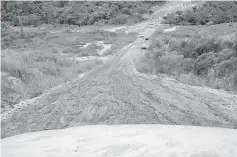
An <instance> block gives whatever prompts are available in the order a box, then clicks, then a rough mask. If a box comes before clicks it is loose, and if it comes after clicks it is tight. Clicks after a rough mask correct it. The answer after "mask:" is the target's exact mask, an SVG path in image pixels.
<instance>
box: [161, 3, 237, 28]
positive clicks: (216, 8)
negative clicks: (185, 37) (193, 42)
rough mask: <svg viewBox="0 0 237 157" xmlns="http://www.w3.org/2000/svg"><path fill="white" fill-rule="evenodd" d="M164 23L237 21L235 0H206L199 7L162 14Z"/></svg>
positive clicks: (202, 23)
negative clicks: (206, 0)
mask: <svg viewBox="0 0 237 157" xmlns="http://www.w3.org/2000/svg"><path fill="white" fill-rule="evenodd" d="M163 19H164V20H165V23H169V24H183V25H186V24H194V25H196V24H201V25H205V24H220V23H227V22H236V21H237V2H236V1H228V2H227V1H208V2H205V3H204V4H203V5H201V6H199V7H193V8H192V9H189V10H186V11H181V10H178V11H176V12H175V13H171V14H168V15H167V16H164V17H163Z"/></svg>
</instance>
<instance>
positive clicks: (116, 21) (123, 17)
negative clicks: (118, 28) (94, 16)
mask: <svg viewBox="0 0 237 157" xmlns="http://www.w3.org/2000/svg"><path fill="white" fill-rule="evenodd" d="M128 19H129V16H128V15H125V14H122V15H118V16H116V17H115V18H112V19H111V20H109V22H108V23H109V24H114V25H122V24H125V23H127V22H128Z"/></svg>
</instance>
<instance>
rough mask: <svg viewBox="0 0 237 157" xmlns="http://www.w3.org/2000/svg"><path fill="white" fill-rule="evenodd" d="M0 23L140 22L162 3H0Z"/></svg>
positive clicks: (82, 23) (77, 23) (84, 23)
mask: <svg viewBox="0 0 237 157" xmlns="http://www.w3.org/2000/svg"><path fill="white" fill-rule="evenodd" d="M1 3H2V8H1V13H2V14H1V21H2V22H5V21H8V22H10V23H11V24H13V25H15V26H18V25H21V24H22V25H24V26H28V25H33V26H37V25H39V24H42V23H59V24H72V25H79V26H82V25H93V24H125V23H136V22H140V21H142V20H144V18H143V16H142V14H145V13H152V11H151V7H152V6H154V5H162V4H163V3H164V2H161V1H160V2H159V1H158V2H152V1H150V2H149V1H144V2H129V1H128V2H116V1H110V2H103V1H95V2H93V1H92V2H91V1H51V2H47V1H27V2H24V1H23V2H20V1H18V2H16V1H2V2H1Z"/></svg>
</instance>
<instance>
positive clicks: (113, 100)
mask: <svg viewBox="0 0 237 157" xmlns="http://www.w3.org/2000/svg"><path fill="white" fill-rule="evenodd" d="M148 24H149V23H143V24H142V25H141V26H140V28H139V29H140V30H141V32H144V33H145V34H147V35H151V34H152V33H153V32H154V29H153V28H149V29H148V28H147V25H148ZM141 44H142V39H140V38H138V39H137V40H135V42H133V43H132V44H129V45H127V46H125V47H124V48H123V49H121V50H120V51H119V52H118V53H117V54H116V55H115V56H113V59H112V60H111V61H110V62H108V63H107V64H105V65H101V66H99V67H98V68H95V69H94V70H92V71H90V72H88V73H86V74H85V76H84V77H83V78H82V79H78V80H75V81H73V82H70V83H67V84H64V85H61V86H58V87H56V88H54V89H52V90H50V91H48V92H46V93H45V94H43V95H41V96H39V97H37V98H34V99H31V100H28V101H25V102H21V103H20V104H18V105H17V106H18V107H16V108H15V109H14V110H12V111H9V112H6V113H4V114H3V115H2V138H4V137H8V136H13V135H16V134H21V133H26V132H33V131H40V130H49V129H61V128H65V127H70V126H78V125H85V124H177V125H178V124H182V125H201V126H211V127H215V126H216V127H225V128H237V95H234V94H230V93H228V92H225V91H220V90H214V89H210V88H206V87H193V86H189V85H185V84H181V83H179V82H178V81H176V80H174V79H171V78H169V77H167V76H164V75H158V76H147V75H144V74H141V73H139V72H138V71H137V70H136V69H135V67H134V61H135V60H136V59H137V58H138V57H139V55H140V54H142V53H144V51H142V50H141V49H140V46H141Z"/></svg>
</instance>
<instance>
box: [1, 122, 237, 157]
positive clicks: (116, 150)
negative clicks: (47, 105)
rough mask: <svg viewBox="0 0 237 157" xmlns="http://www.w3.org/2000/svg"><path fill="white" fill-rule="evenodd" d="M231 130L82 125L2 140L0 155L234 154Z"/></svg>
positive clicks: (176, 156) (210, 156)
mask: <svg viewBox="0 0 237 157" xmlns="http://www.w3.org/2000/svg"><path fill="white" fill-rule="evenodd" d="M236 136H237V131H236V130H233V129H223V128H209V127H194V126H169V125H115V126H104V125H95V126H81V127H72V128H67V129H62V130H49V131H40V132H34V133H26V134H22V135H17V136H13V137H8V138H5V139H3V140H2V153H3V156H2V157H12V156H14V157H22V156H24V157H26V156H34V157H42V156H43V157H59V156H67V157H76V156H86V157H111V156H120V157H131V156H144V157H145V156H147V157H155V156H160V157H235V156H237V150H236V147H237V138H234V137H236Z"/></svg>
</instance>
